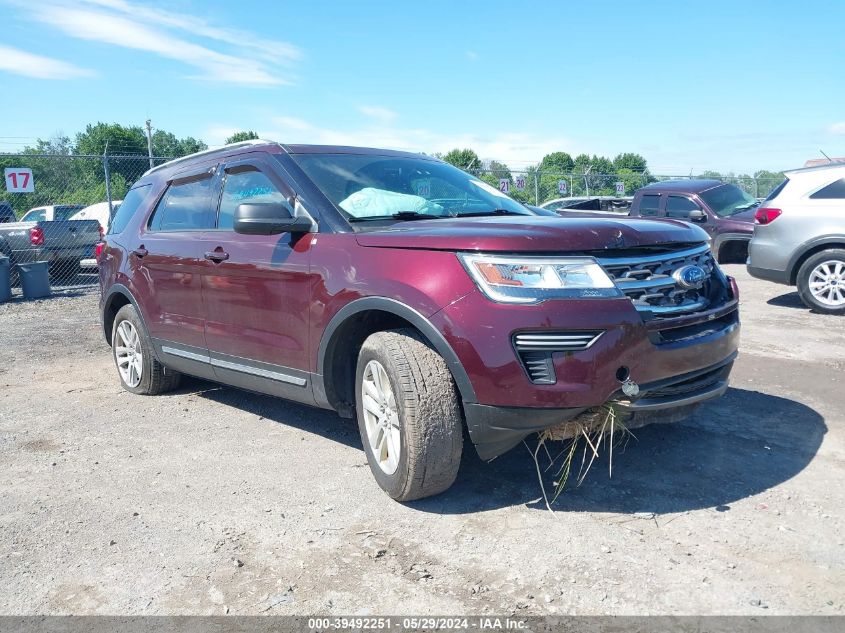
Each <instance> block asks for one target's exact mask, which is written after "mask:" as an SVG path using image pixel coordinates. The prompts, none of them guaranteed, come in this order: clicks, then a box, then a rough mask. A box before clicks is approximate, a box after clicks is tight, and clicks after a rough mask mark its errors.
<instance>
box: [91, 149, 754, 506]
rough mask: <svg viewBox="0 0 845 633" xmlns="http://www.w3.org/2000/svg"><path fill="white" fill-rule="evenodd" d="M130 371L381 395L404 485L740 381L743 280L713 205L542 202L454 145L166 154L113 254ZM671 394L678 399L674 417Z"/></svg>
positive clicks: (375, 428)
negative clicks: (586, 422)
mask: <svg viewBox="0 0 845 633" xmlns="http://www.w3.org/2000/svg"><path fill="white" fill-rule="evenodd" d="M99 264H100V284H101V290H102V296H101V304H100V308H101V319H102V325H103V334H104V336H105V338H106V340H107V341H108V342H109V343H110V344H111V346H112V353H113V357H114V361H115V365H116V369H117V373H118V376H119V380H120V382H121V384H122V386H123V387H124V388H125V389H126V390H128V391H130V392H132V393H136V394H159V393H162V392H165V391H168V390H170V389H173V388H174V387H175V386H176V385H177V384H178V382H179V378H180V374H182V373H185V374H190V375H193V376H199V377H201V378H206V379H210V380H214V381H217V382H221V383H224V384H227V385H232V386H235V387H242V388H245V389H249V390H252V391H256V392H261V393H267V394H272V395H276V396H281V397H284V398H288V399H290V400H295V401H298V402H301V403H305V404H309V405H314V406H318V407H322V408H325V409H333V410H335V411H337V412H338V413H339V414H340V415H341V416H342V417H347V418H351V417H357V420H358V428H359V431H360V433H361V437H362V441H363V445H364V450H365V452H366V455H367V459H368V462H369V465H370V469H371V471H372V473H373V475H374V477H375V479H376V481H377V482H378V483H379V485H380V486H381V487H382V488H383V489H384V490H385V491H386V492H387V493H388V494H389V495H390V496H391V497H393V498H394V499H397V500H402V501H407V500H410V499H416V498H420V497H425V496H428V495H433V494H436V493H438V492H441V491H443V490H445V489H446V488H448V487H449V486H450V485H451V484H452V482H453V481H454V479H455V477H456V475H457V472H458V464H459V462H460V456H461V453H462V450H463V428H464V425H466V428H467V430H468V433H469V437H470V439H471V441H472V443H473V444H474V445H475V448H476V450H477V452H478V454H479V455H480V457H481V458H482V459H485V460H489V459H493V458H495V457H496V456H498V455H501V454H502V453H504V452H505V451H507V450H509V449H511V448H512V447H514V446H516V445H517V444H519V443H520V442H521V441H522V439H523V438H525V437H526V436H527V435H529V434H530V433H533V432H536V431H540V430H542V429H545V428H548V427H551V426H554V425H557V424H560V423H562V422H564V421H566V420H570V419H572V418H574V417H576V416H578V415H579V414H581V413H582V412H584V411H585V410H587V409H588V408H590V407H595V406H599V405H602V404H604V403H607V402H609V401H610V402H613V403H615V405H616V406H617V407H618V411H619V413H620V415H622V416H626V417H630V416H633V417H634V418H635V419H644V420H646V421H647V420H650V419H654V417H660V416H661V414H662V415H665V416H677V415H679V414H681V413H683V412H688V411H689V409H688V407H693V406H694V405H696V404H697V403H700V402H703V401H705V400H708V399H710V398H715V397H718V396H720V395H721V394H723V393H724V392H725V390H726V389H727V385H728V382H727V381H728V374H729V373H730V371H731V367H732V364H733V361H734V358H735V357H736V353H737V345H738V340H739V338H738V337H739V314H738V294H737V288H736V284H735V283H734V282H733V280H732V279H730V278H728V277H726V276H725V275H724V274H723V272H722V271H721V269H720V268H719V266H718V265H717V264H716V262H715V261H714V259H713V257H712V256H711V254H710V251H709V248H708V246H707V235H706V234H705V233H704V231H702V230H701V229H700V228H698V227H697V226H695V225H692V224H689V223H686V222H677V221H671V220H664V221H653V220H645V219H628V218H619V219H616V220H596V219H592V218H578V219H565V218H556V217H538V216H536V215H534V214H533V213H532V212H531V211H530V210H529V209H527V208H526V207H523V206H522V205H520V204H519V203H517V202H515V201H513V200H512V199H511V198H509V197H508V196H506V195H504V194H502V193H501V192H500V191H498V189H496V188H495V187H491V186H490V185H488V184H486V183H484V182H483V181H481V180H479V179H477V178H475V177H474V176H471V175H469V174H467V173H465V172H463V171H461V170H460V169H457V168H455V167H453V166H451V165H449V164H447V163H444V162H442V161H439V160H437V159H435V158H432V157H429V156H424V155H418V154H411V153H406V152H394V151H388V150H378V149H365V148H349V147H329V146H309V145H280V144H276V143H269V142H262V141H253V142H244V143H238V144H234V145H230V146H227V147H224V148H221V149H218V150H210V151H205V152H201V153H198V154H194V155H191V156H188V157H185V158H181V159H177V160H175V161H172V162H170V163H166V164H164V165H161V166H158V167H155V168H153V169H151V170H150V171H148V172H147V173H146V174H144V176H143V177H142V178H141V179H140V180H139V181H138V182H137V183H136V184H135V185H133V187H132V189H131V190H130V191H129V192H128V193H127V194H126V196H125V198H124V201H123V204H122V205H121V207H120V210H119V211H118V212H117V214H116V215H115V216H114V218H113V220H112V224H111V227H110V229H109V233H108V234H107V235H106V237H105V242H104V243H103V245H102V249H101V251H100V253H99ZM651 416H654V417H651Z"/></svg>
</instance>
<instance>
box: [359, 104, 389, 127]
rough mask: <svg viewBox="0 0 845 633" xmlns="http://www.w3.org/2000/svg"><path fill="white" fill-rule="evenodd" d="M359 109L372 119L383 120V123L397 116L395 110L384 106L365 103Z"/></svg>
mask: <svg viewBox="0 0 845 633" xmlns="http://www.w3.org/2000/svg"><path fill="white" fill-rule="evenodd" d="M358 110H359V111H360V112H361V113H362V114H365V115H366V116H368V117H370V118H372V119H376V120H377V121H381V122H383V123H387V122H389V121H392V120H393V119H395V118H396V113H395V112H394V111H393V110H389V109H388V108H383V107H382V106H368V105H363V106H360V107H359V108H358Z"/></svg>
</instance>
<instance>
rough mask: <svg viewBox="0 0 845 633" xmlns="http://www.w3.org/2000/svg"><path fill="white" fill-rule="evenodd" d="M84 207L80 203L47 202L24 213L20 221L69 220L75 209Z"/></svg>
mask: <svg viewBox="0 0 845 633" xmlns="http://www.w3.org/2000/svg"><path fill="white" fill-rule="evenodd" d="M83 208H85V207H84V205H81V204H48V205H46V206H43V207H35V208H34V209H30V210H29V211H27V212H26V213H24V215H23V217H22V218H21V222H52V221H53V220H69V219H70V216H72V215H73V214H74V213H76V212H77V211H79V210H81V209H83Z"/></svg>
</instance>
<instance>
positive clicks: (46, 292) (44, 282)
mask: <svg viewBox="0 0 845 633" xmlns="http://www.w3.org/2000/svg"><path fill="white" fill-rule="evenodd" d="M18 274H19V275H20V278H21V288H22V289H23V296H24V298H26V299H40V298H41V297H49V296H50V262H31V263H29V264H18Z"/></svg>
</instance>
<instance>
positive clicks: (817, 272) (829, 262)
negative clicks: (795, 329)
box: [796, 248, 845, 314]
mask: <svg viewBox="0 0 845 633" xmlns="http://www.w3.org/2000/svg"><path fill="white" fill-rule="evenodd" d="M825 271H827V272H828V273H830V274H826V272H825ZM825 279H828V280H829V282H830V283H829V285H827V286H826V288H827V289H828V290H827V291H826V292H825V291H824V290H822V291H821V292H820V291H819V290H817V288H818V286H816V284H818V283H824V281H823V280H825ZM796 282H797V284H798V294H799V295H800V296H801V300H802V301H803V302H804V304H805V305H806V306H807V307H809V308H811V309H812V310H815V311H816V312H821V313H824V314H845V249H842V248H831V249H829V250H826V251H821V252H819V253H816V254H815V255H812V256H811V257H809V258H808V259H807V261H805V262H804V263H803V264H802V265H801V268H800V269H799V270H798V275H797V278H796ZM814 286H815V288H814ZM823 288H824V287H823Z"/></svg>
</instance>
